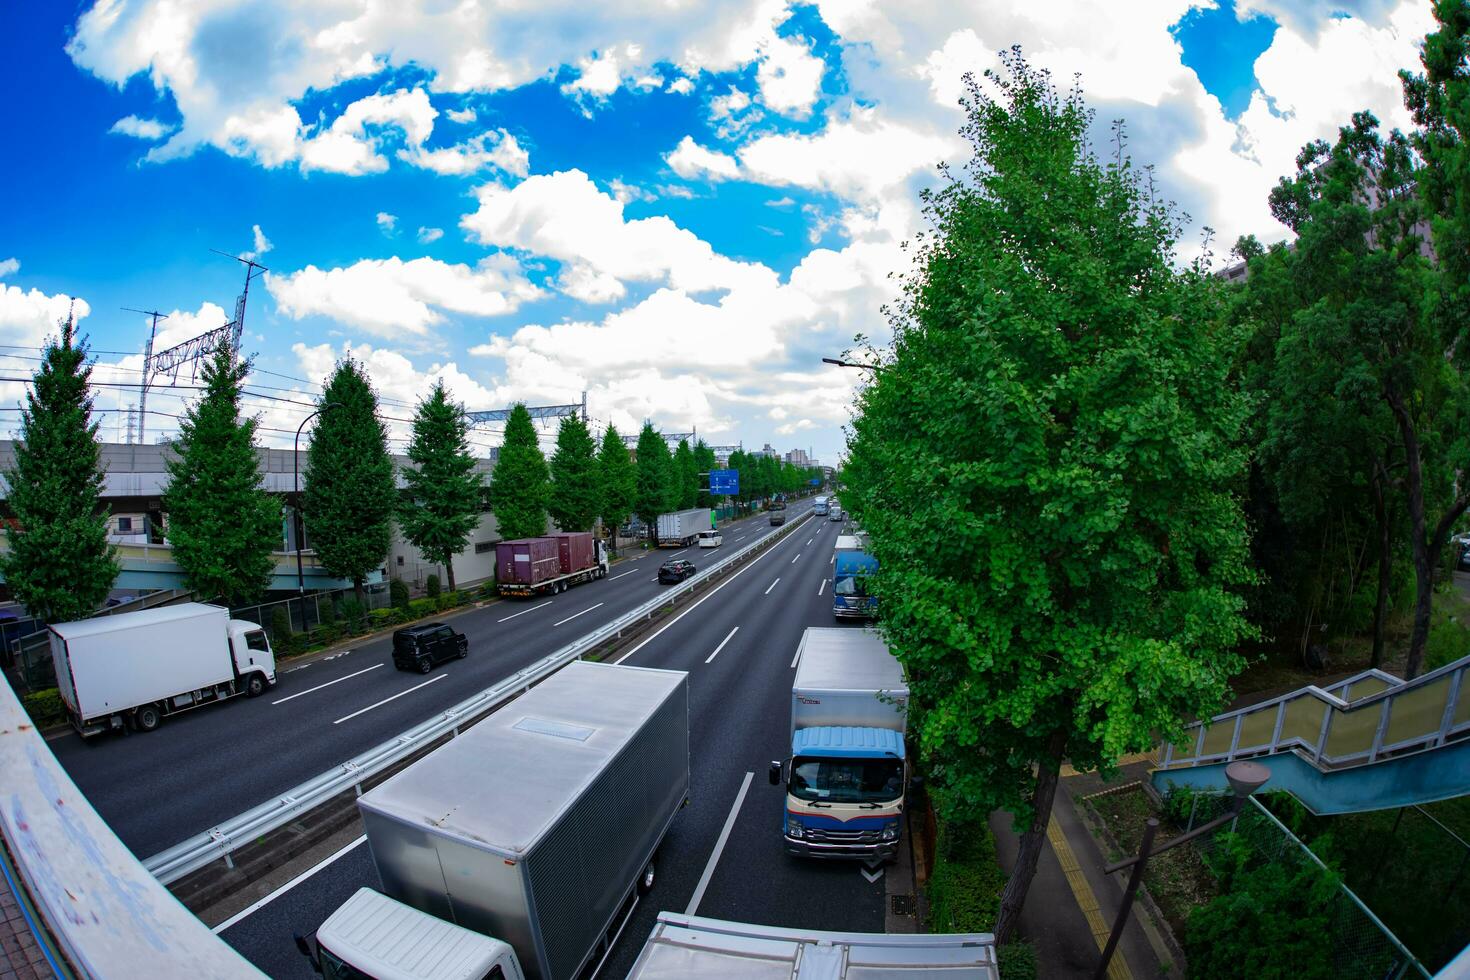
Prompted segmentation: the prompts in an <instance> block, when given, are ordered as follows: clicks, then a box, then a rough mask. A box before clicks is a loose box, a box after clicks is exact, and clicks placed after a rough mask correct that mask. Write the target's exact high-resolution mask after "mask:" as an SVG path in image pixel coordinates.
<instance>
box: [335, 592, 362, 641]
mask: <svg viewBox="0 0 1470 980" xmlns="http://www.w3.org/2000/svg"><path fill="white" fill-rule="evenodd" d="M338 613H339V614H340V617H341V619H342V622H343V623H345V624H346V626H347V629H349V630H351V631H353V632H356V631H357V630H360V629H362V628H363V622H364V620H365V619H366V618H367V617H366V615H365V614H364V610H363V605H362V603H360V602H358V601H357V600H356V599H355V598H353V597H351V596H348V597H347V598H345V599H343V600H342V605H341V606H340V607H338Z"/></svg>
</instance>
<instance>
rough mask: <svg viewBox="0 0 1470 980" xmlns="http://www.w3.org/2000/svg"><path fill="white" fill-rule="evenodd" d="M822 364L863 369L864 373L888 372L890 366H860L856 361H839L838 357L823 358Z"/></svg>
mask: <svg viewBox="0 0 1470 980" xmlns="http://www.w3.org/2000/svg"><path fill="white" fill-rule="evenodd" d="M822 363H823V364H835V365H837V366H838V367H845V368H861V369H862V370H864V371H886V370H888V365H886V364H859V363H858V362H856V361H844V360H840V359H838V358H836V357H824V358H822Z"/></svg>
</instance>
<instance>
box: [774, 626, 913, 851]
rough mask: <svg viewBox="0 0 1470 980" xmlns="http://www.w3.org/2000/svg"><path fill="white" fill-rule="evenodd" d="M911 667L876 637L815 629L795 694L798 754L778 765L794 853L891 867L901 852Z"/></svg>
mask: <svg viewBox="0 0 1470 980" xmlns="http://www.w3.org/2000/svg"><path fill="white" fill-rule="evenodd" d="M908 697H909V689H908V684H907V682H906V681H905V680H904V678H903V667H902V666H901V665H900V664H899V662H898V660H897V658H895V657H894V656H893V654H892V653H890V652H889V651H888V645H887V644H885V643H884V642H883V639H882V637H880V636H879V635H878V634H877V633H876V632H875V631H873V630H871V629H861V630H859V629H851V628H844V627H840V626H839V627H810V628H808V629H807V630H806V632H804V633H803V634H802V636H801V646H800V647H798V649H797V665H796V679H795V680H794V681H793V682H792V685H791V755H790V756H789V757H788V758H787V759H785V760H784V761H783V760H779V759H778V760H775V761H773V762H772V763H771V768H770V781H771V785H773V786H780V785H783V784H784V785H785V787H786V809H785V815H784V818H783V819H784V826H783V828H782V833H783V835H784V837H785V840H786V850H787V851H788V852H789V853H792V854H799V855H803V856H806V857H817V858H859V859H864V860H869V861H883V860H887V859H890V858H892V857H894V856H895V855H896V854H897V853H898V839H899V833H900V831H901V829H902V821H903V810H904V794H905V791H906V790H907V788H908V769H907V760H906V757H905V756H906V753H905V748H904V731H905V725H906V721H907V715H908Z"/></svg>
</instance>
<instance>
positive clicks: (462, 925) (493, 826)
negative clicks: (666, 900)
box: [298, 662, 689, 980]
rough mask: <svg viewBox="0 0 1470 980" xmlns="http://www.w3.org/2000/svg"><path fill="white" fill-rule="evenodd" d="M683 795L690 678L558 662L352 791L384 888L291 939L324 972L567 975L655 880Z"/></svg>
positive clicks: (585, 964) (538, 979) (524, 978)
mask: <svg viewBox="0 0 1470 980" xmlns="http://www.w3.org/2000/svg"><path fill="white" fill-rule="evenodd" d="M688 793H689V685H688V675H687V674H685V673H683V672H681V671H668V670H650V669H645V668H641V667H619V666H612V665H609V664H598V663H591V662H576V663H572V664H569V665H567V666H566V667H565V668H563V669H562V670H560V671H558V672H557V673H556V674H555V675H553V676H552V677H550V678H548V679H547V680H546V681H544V682H543V683H541V684H540V685H538V686H536V687H534V688H532V689H531V690H530V691H529V692H528V693H526V694H524V695H522V696H521V697H519V698H517V699H516V700H515V701H512V702H510V703H509V704H507V705H506V706H504V707H502V708H500V709H499V710H498V711H496V712H495V713H494V714H492V715H491V716H490V717H489V718H487V719H485V720H484V721H482V722H480V723H479V724H477V725H475V726H474V727H473V728H470V729H468V730H467V731H465V732H464V733H463V734H461V735H460V736H459V737H458V738H456V739H454V740H453V741H451V742H449V743H447V744H446V745H444V746H443V747H441V748H439V749H436V750H435V751H434V752H432V753H430V754H429V755H428V756H426V757H424V758H423V759H420V760H419V761H418V762H416V763H414V764H413V765H411V766H409V767H408V768H407V769H405V770H404V771H402V772H400V773H398V774H397V775H395V776H393V777H391V778H389V779H388V780H386V781H385V782H383V783H382V784H380V785H378V786H376V787H374V788H373V789H371V790H369V791H368V792H367V793H365V794H363V796H362V797H361V798H360V799H359V800H358V809H359V810H360V812H361V813H362V820H363V825H364V827H365V829H366V831H367V838H368V844H369V846H370V848H371V849H372V857H373V863H374V865H375V866H376V867H377V870H378V877H379V879H380V882H381V884H382V891H383V893H384V894H382V895H378V894H376V893H373V892H371V891H369V892H368V893H367V895H366V896H364V894H363V893H362V892H359V893H358V895H357V896H354V898H353V899H352V900H350V901H349V902H348V903H347V904H345V905H343V906H342V907H341V908H340V909H338V910H337V912H335V913H333V915H332V916H331V917H330V918H328V919H327V920H326V922H324V923H323V924H322V926H321V927H320V928H319V929H318V930H317V933H316V948H315V950H313V949H312V946H311V944H310V942H308V941H307V940H306V939H304V938H303V939H301V940H299V941H298V945H299V946H300V947H301V948H302V951H303V952H304V953H306V955H307V956H308V957H311V958H312V959H313V963H314V964H315V965H316V966H317V968H318V969H319V970H321V971H322V972H323V973H324V974H326V975H328V976H331V977H347V976H361V975H364V974H365V975H367V976H371V977H380V978H389V977H392V978H398V977H424V978H435V980H439V978H443V980H448V978H450V977H486V976H495V975H496V974H495V973H494V972H493V971H494V968H495V967H496V966H499V967H500V969H501V972H502V974H503V975H504V976H505V977H506V978H507V980H571V978H574V977H578V976H581V975H583V972H584V971H585V970H587V969H589V968H595V967H596V966H597V965H598V964H599V963H600V962H601V959H602V958H603V957H604V956H605V955H606V953H607V951H608V950H609V949H611V948H612V944H613V943H614V942H615V941H616V939H617V936H618V933H619V931H620V929H621V927H622V925H623V923H624V922H625V921H626V918H627V915H628V913H629V912H630V911H631V909H632V906H633V905H634V904H635V902H636V898H635V895H634V892H635V890H637V889H643V890H647V888H649V887H651V886H652V884H653V873H654V866H653V860H654V853H655V852H656V851H657V849H658V846H659V844H660V843H661V842H662V841H663V839H664V835H665V834H666V833H667V832H668V829H669V826H670V825H671V824H672V823H673V821H674V817H675V815H676V814H678V812H679V809H680V808H681V807H682V806H683V805H684V803H685V801H686V800H687V798H688ZM390 931H392V932H393V936H392V939H391V941H390V939H389V932H390ZM476 937H478V938H476ZM435 950H443V951H444V952H445V956H446V957H448V954H449V952H450V951H458V952H455V953H454V956H455V957H459V956H463V957H466V958H468V960H467V962H469V961H472V962H473V964H474V965H475V969H474V970H469V969H468V968H467V967H465V965H464V963H459V960H457V959H456V960H454V961H453V963H452V962H451V961H450V959H448V958H446V959H437V958H435V957H437V955H438V954H437V953H435V952H434V951H435ZM476 957H478V959H476ZM454 963H459V966H458V967H455V968H453V969H451V966H453V964H454ZM349 968H350V969H349ZM352 970H356V971H359V972H356V973H354V972H352Z"/></svg>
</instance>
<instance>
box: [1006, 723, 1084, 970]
mask: <svg viewBox="0 0 1470 980" xmlns="http://www.w3.org/2000/svg"><path fill="white" fill-rule="evenodd" d="M1066 750H1067V733H1066V732H1065V731H1056V732H1053V733H1052V736H1051V739H1050V740H1049V741H1048V742H1047V747H1046V756H1045V757H1044V758H1042V759H1041V761H1040V764H1039V765H1038V766H1037V771H1036V791H1035V793H1034V794H1033V795H1032V797H1031V805H1032V810H1033V813H1032V816H1031V826H1030V827H1028V828H1027V829H1026V832H1025V833H1023V834H1022V835H1021V846H1020V849H1019V850H1018V851H1017V852H1016V866H1015V867H1014V868H1013V869H1011V876H1010V877H1009V878H1008V879H1006V886H1005V888H1004V890H1002V891H1001V893H1000V918H999V921H997V922H996V925H995V945H996V946H997V947H1000V946H1004V945H1005V944H1006V943H1008V942H1010V940H1011V936H1012V935H1013V934H1014V933H1015V931H1016V925H1017V924H1018V923H1019V922H1020V921H1021V909H1022V907H1023V906H1024V905H1025V904H1026V892H1027V891H1028V890H1029V889H1030V888H1031V879H1032V878H1034V877H1036V862H1037V860H1038V859H1040V857H1041V848H1042V845H1043V843H1044V842H1045V840H1046V827H1047V824H1048V823H1049V822H1050V821H1051V805H1052V801H1053V800H1054V799H1056V795H1057V781H1058V780H1059V779H1060V778H1061V776H1060V773H1061V768H1062V759H1063V758H1064V757H1065V755H1066Z"/></svg>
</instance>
